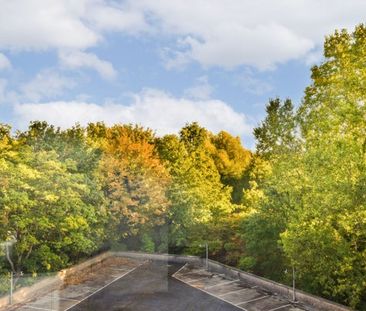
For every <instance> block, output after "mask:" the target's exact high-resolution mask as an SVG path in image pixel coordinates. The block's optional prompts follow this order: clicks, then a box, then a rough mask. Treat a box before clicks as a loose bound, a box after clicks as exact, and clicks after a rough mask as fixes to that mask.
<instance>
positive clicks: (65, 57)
mask: <svg viewBox="0 0 366 311" xmlns="http://www.w3.org/2000/svg"><path fill="white" fill-rule="evenodd" d="M59 58H60V61H61V63H62V64H63V65H64V66H66V67H68V68H74V69H75V68H83V67H84V68H92V69H94V70H96V71H97V72H98V73H99V74H100V75H101V76H102V77H103V78H104V79H109V80H112V79H114V78H116V76H117V71H116V70H115V69H114V67H113V65H112V64H111V63H110V62H107V61H105V60H102V59H100V58H99V57H98V56H96V55H95V54H92V53H86V52H81V51H71V52H60V54H59Z"/></svg>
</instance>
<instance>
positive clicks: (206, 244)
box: [205, 242, 208, 271]
mask: <svg viewBox="0 0 366 311" xmlns="http://www.w3.org/2000/svg"><path fill="white" fill-rule="evenodd" d="M205 246H206V270H207V271H208V243H207V242H206V243H205Z"/></svg>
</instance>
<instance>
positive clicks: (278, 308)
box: [268, 304, 291, 311]
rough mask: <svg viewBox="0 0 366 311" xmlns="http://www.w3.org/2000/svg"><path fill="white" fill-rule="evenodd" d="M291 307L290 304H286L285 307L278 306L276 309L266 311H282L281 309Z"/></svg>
mask: <svg viewBox="0 0 366 311" xmlns="http://www.w3.org/2000/svg"><path fill="white" fill-rule="evenodd" d="M289 306H291V305H290V304H287V305H283V306H280V307H277V308H273V309H271V310H268V311H275V310H280V309H283V308H286V307H289Z"/></svg>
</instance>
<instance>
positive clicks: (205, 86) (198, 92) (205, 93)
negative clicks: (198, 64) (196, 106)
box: [184, 76, 213, 100]
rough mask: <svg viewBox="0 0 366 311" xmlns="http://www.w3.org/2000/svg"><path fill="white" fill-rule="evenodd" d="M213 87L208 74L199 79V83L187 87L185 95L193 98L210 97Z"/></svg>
mask: <svg viewBox="0 0 366 311" xmlns="http://www.w3.org/2000/svg"><path fill="white" fill-rule="evenodd" d="M212 92H213V87H212V86H211V85H210V83H209V82H208V78H207V76H202V77H199V78H198V79H197V84H196V85H194V86H192V87H190V88H188V89H186V90H185V91H184V95H185V96H186V97H188V98H192V99H203V100H204V99H209V98H210V97H211V95H212Z"/></svg>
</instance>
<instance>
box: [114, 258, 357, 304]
mask: <svg viewBox="0 0 366 311" xmlns="http://www.w3.org/2000/svg"><path fill="white" fill-rule="evenodd" d="M114 255H115V256H124V257H131V258H149V259H153V260H164V261H168V260H169V261H173V262H179V263H186V262H190V263H193V264H201V265H204V263H205V260H204V259H202V258H199V257H195V256H179V255H167V254H147V253H139V252H117V253H114ZM208 267H209V271H212V272H216V273H222V274H225V275H227V276H230V277H231V278H239V279H241V280H243V281H245V282H246V283H248V284H251V285H253V286H259V287H261V288H263V289H266V290H268V291H270V292H272V293H276V294H278V295H280V296H282V297H285V298H287V299H289V300H292V294H293V291H292V288H291V287H288V286H286V285H283V284H280V283H277V282H274V281H271V280H268V279H265V278H262V277H259V276H256V275H254V274H251V273H247V272H244V271H241V270H239V269H236V268H233V267H229V266H226V265H224V264H222V263H219V262H217V261H213V260H209V261H208ZM296 300H297V301H298V302H301V303H303V304H305V305H308V306H313V307H314V308H316V309H318V310H324V311H349V310H351V309H350V308H348V307H346V306H343V305H340V304H337V303H334V302H332V301H329V300H327V299H323V298H321V297H317V296H314V295H311V294H308V293H305V292H303V291H301V290H296Z"/></svg>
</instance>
